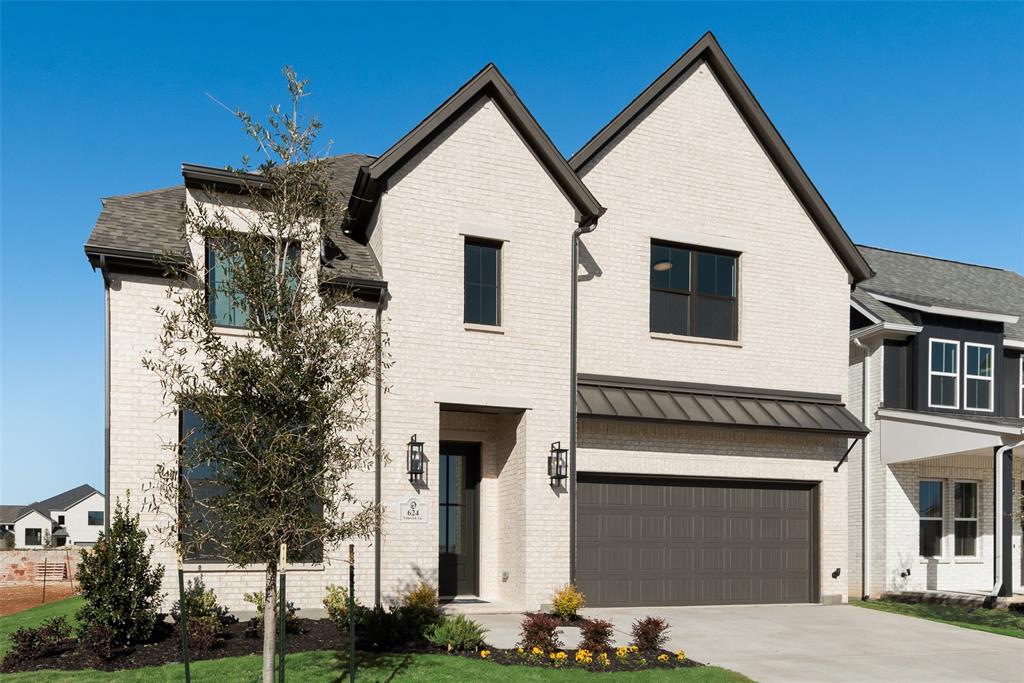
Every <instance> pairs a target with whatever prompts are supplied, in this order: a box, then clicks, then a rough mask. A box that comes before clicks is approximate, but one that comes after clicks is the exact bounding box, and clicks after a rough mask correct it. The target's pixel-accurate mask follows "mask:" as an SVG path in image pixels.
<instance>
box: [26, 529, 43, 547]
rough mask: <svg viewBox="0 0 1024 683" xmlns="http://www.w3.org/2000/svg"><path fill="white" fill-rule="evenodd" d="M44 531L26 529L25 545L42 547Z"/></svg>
mask: <svg viewBox="0 0 1024 683" xmlns="http://www.w3.org/2000/svg"><path fill="white" fill-rule="evenodd" d="M42 544H43V530H42V529H25V545H42Z"/></svg>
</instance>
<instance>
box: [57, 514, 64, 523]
mask: <svg viewBox="0 0 1024 683" xmlns="http://www.w3.org/2000/svg"><path fill="white" fill-rule="evenodd" d="M57 524H64V515H57Z"/></svg>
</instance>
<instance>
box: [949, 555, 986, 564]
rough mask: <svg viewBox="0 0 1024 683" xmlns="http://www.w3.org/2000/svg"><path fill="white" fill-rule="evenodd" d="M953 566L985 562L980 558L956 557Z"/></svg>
mask: <svg viewBox="0 0 1024 683" xmlns="http://www.w3.org/2000/svg"><path fill="white" fill-rule="evenodd" d="M953 564H985V560H984V559H982V558H980V557H966V556H965V557H958V558H956V559H955V560H953Z"/></svg>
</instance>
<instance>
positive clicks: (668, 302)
mask: <svg viewBox="0 0 1024 683" xmlns="http://www.w3.org/2000/svg"><path fill="white" fill-rule="evenodd" d="M736 265H737V256H736V254H730V253H726V252H719V251H709V250H706V249H697V248H692V247H683V246H678V245H674V244H669V243H666V242H659V241H652V242H651V303H650V328H651V332H661V333H664V334H677V335H683V336H689V337H706V338H709V339H727V340H732V341H735V340H736V339H737V336H738V329H739V325H738V320H737V318H738V312H739V310H738V303H737V297H736V288H737V287H736V279H737V277H736Z"/></svg>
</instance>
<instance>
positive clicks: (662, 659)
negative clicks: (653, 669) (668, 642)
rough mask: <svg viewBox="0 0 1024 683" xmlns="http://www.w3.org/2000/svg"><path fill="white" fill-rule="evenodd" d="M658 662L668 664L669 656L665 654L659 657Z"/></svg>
mask: <svg viewBox="0 0 1024 683" xmlns="http://www.w3.org/2000/svg"><path fill="white" fill-rule="evenodd" d="M658 661H659V662H667V661H668V655H665V654H661V655H658Z"/></svg>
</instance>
